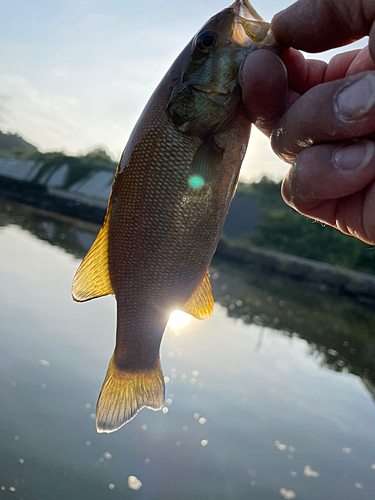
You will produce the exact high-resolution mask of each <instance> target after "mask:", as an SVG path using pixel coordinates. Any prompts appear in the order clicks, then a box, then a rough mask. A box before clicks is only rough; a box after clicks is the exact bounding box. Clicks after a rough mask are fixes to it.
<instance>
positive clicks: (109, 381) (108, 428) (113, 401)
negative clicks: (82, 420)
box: [96, 356, 164, 432]
mask: <svg viewBox="0 0 375 500" xmlns="http://www.w3.org/2000/svg"><path fill="white" fill-rule="evenodd" d="M163 405H164V377H163V372H162V369H161V364H160V358H159V356H158V358H157V362H156V364H155V365H154V367H151V368H146V369H141V370H126V369H121V368H120V367H118V366H117V364H116V362H115V356H112V359H111V361H110V363H109V366H108V371H107V375H106V377H105V380H104V383H103V387H102V390H101V392H100V396H99V399H98V403H97V407H96V430H97V431H98V432H114V431H116V430H117V429H119V428H120V427H122V426H123V425H124V424H126V423H127V422H129V421H130V420H131V419H132V418H134V417H135V415H136V414H137V413H138V411H139V410H141V409H142V408H144V407H146V408H151V409H152V410H160V409H161V408H162V406H163Z"/></svg>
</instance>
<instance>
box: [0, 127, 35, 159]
mask: <svg viewBox="0 0 375 500" xmlns="http://www.w3.org/2000/svg"><path fill="white" fill-rule="evenodd" d="M37 151H38V149H37V148H36V147H35V146H33V145H32V144H30V143H28V142H26V141H25V140H24V139H22V137H21V136H20V135H18V134H9V133H8V134H4V133H3V132H1V131H0V157H1V156H3V157H4V156H7V157H12V158H19V157H27V156H29V155H31V154H33V153H36V152H37Z"/></svg>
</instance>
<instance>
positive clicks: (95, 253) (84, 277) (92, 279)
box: [72, 203, 114, 302]
mask: <svg viewBox="0 0 375 500" xmlns="http://www.w3.org/2000/svg"><path fill="white" fill-rule="evenodd" d="M110 213H111V203H110V204H109V206H108V210H107V215H106V217H105V220H104V223H103V227H102V228H101V230H100V231H99V234H98V236H97V237H96V240H95V241H94V243H93V244H92V246H91V248H90V250H89V251H88V253H87V255H86V257H85V258H84V259H83V261H82V262H81V264H80V266H79V268H78V269H77V272H76V274H75V276H74V279H73V286H72V295H73V299H74V300H76V301H77V302H85V301H86V300H91V299H94V298H96V297H102V296H103V295H109V294H113V293H114V291H113V289H112V285H111V280H110V278H109V270H108V233H109V219H110Z"/></svg>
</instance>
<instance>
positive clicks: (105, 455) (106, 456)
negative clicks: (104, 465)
mask: <svg viewBox="0 0 375 500" xmlns="http://www.w3.org/2000/svg"><path fill="white" fill-rule="evenodd" d="M103 457H104V458H105V459H107V460H111V458H112V455H111V454H110V453H109V452H108V451H106V452H105V453H103Z"/></svg>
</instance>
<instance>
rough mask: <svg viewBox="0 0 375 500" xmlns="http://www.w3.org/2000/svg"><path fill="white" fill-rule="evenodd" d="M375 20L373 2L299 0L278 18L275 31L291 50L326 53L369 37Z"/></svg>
mask: <svg viewBox="0 0 375 500" xmlns="http://www.w3.org/2000/svg"><path fill="white" fill-rule="evenodd" d="M374 20H375V2H374V1H373V0H357V1H353V0H315V1H313V2H312V1H311V0H299V1H298V2H296V3H294V4H293V5H291V6H290V7H289V8H287V9H286V10H284V11H282V12H280V13H278V14H276V16H275V17H274V18H273V20H272V22H271V28H272V30H273V32H274V34H275V36H276V38H277V39H279V40H280V41H281V42H283V43H284V44H286V45H288V46H290V47H294V48H296V49H300V50H305V51H307V52H322V51H323V50H327V49H331V48H333V47H339V46H341V45H346V44H348V43H350V42H352V41H353V40H355V39H359V38H362V37H363V36H366V35H368V34H369V33H370V30H371V26H372V24H373V22H374ZM372 34H373V33H371V35H372ZM370 38H372V36H371V37H370ZM371 45H372V44H371Z"/></svg>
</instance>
